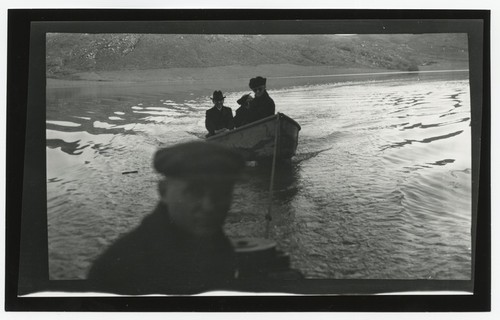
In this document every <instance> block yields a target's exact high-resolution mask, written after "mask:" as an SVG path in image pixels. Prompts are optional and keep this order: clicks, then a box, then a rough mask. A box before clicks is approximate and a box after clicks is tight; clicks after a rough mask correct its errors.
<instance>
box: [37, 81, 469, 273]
mask: <svg viewBox="0 0 500 320" xmlns="http://www.w3.org/2000/svg"><path fill="white" fill-rule="evenodd" d="M343 80H350V81H341V82H337V81H338V79H333V78H332V79H328V78H325V79H319V80H318V79H316V80H315V82H314V83H304V82H302V83H298V82H295V83H294V82H293V81H289V82H288V83H284V82H282V83H281V85H280V86H275V87H274V89H273V85H272V83H273V81H272V79H269V80H268V85H269V87H270V90H269V93H270V95H271V97H272V98H273V99H274V101H275V103H276V106H277V107H276V109H277V111H278V112H282V113H285V114H286V115H288V116H290V117H292V118H293V119H295V120H296V121H297V122H299V124H300V125H301V126H302V130H301V131H300V134H299V146H298V150H297V155H296V156H295V157H294V158H293V159H292V162H291V164H290V165H289V166H280V167H279V168H278V170H277V172H276V181H275V187H274V197H273V200H272V201H273V206H272V209H273V211H272V215H273V220H272V223H271V225H270V230H271V232H270V238H272V239H274V240H275V241H276V242H277V243H278V246H279V247H280V248H281V249H283V250H284V251H286V252H288V253H289V254H290V256H291V262H292V266H293V267H294V268H297V269H299V270H301V271H302V272H303V273H304V274H305V275H306V277H308V278H320V279H326V278H328V279H470V276H471V130H470V129H471V128H470V124H471V120H470V94H469V81H468V77H467V73H454V74H448V75H443V74H440V75H433V76H423V75H406V76H398V77H393V78H391V77H387V76H386V77H383V78H382V77H380V78H372V79H370V80H366V79H364V78H359V77H358V78H353V79H343ZM283 81H284V80H283ZM245 83H246V82H245ZM219 88H220V89H224V87H223V86H220V87H214V89H219ZM212 91H213V90H208V91H207V90H204V91H200V90H199V89H198V90H197V89H195V86H194V85H193V86H178V87H175V88H174V86H171V87H169V86H168V85H166V84H165V83H163V84H148V85H128V86H126V85H123V86H104V85H99V86H93V87H84V88H61V89H48V90H47V131H46V133H47V148H46V150H47V215H48V240H49V243H48V246H49V271H50V278H51V279H84V278H85V276H86V272H87V271H88V268H89V267H90V265H91V263H92V261H93V260H94V259H95V258H96V256H97V255H98V254H99V253H101V252H102V250H103V249H105V248H106V247H107V246H108V245H110V244H111V243H112V242H113V241H114V240H116V239H117V238H118V237H119V236H120V235H122V234H124V233H126V232H128V231H129V230H131V229H132V228H134V227H135V226H137V225H138V224H139V223H140V221H141V220H142V219H143V217H144V216H145V215H147V214H148V213H149V212H151V210H152V209H153V208H154V207H155V204H156V202H157V199H158V194H157V187H156V185H157V181H158V179H159V176H158V175H157V174H156V173H154V171H153V169H152V167H151V159H152V155H153V153H154V152H155V151H156V150H157V149H158V148H160V147H163V146H167V145H171V144H174V143H178V142H184V141H189V140H193V139H198V136H202V135H203V134H204V133H205V128H204V114H205V110H207V108H209V107H211V103H210V100H209V97H210V95H211V92H212ZM244 93H248V91H238V90H236V91H230V92H225V95H226V97H227V98H226V103H225V104H226V105H227V106H229V107H232V109H233V111H234V110H235V109H236V107H237V105H236V100H237V99H238V98H239V97H240V96H241V95H242V94H244ZM129 171H136V172H135V173H128V174H124V172H129ZM269 173H270V172H269V168H267V167H259V166H249V167H248V168H247V169H246V175H245V179H244V180H243V181H242V182H241V183H239V184H238V185H237V186H236V190H235V196H234V203H233V206H232V209H231V212H230V215H229V217H228V220H227V224H226V231H227V233H228V234H229V235H230V236H233V237H240V236H252V237H263V236H264V230H265V227H266V222H265V219H264V216H265V213H266V212H267V208H268V201H269V198H268V188H269V179H270V176H269Z"/></svg>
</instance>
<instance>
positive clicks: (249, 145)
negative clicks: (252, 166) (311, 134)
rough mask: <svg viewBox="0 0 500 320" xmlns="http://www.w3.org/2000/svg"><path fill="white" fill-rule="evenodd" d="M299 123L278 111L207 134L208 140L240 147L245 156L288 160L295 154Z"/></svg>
mask: <svg viewBox="0 0 500 320" xmlns="http://www.w3.org/2000/svg"><path fill="white" fill-rule="evenodd" d="M300 129H301V128H300V125H299V124H298V123H297V122H296V121H295V120H293V119H292V118H290V117H288V116H286V115H284V114H283V113H277V114H275V115H272V116H269V117H267V118H263V119H261V120H258V121H255V122H252V123H249V124H246V125H244V126H241V127H239V128H236V129H234V130H230V131H226V132H224V133H220V134H218V135H215V136H211V137H209V138H207V141H211V142H215V143H220V144H223V145H225V146H227V147H230V148H233V149H236V150H238V151H239V152H240V153H241V154H242V155H243V157H244V158H245V160H247V161H258V160H265V159H269V158H272V157H273V154H274V151H275V143H276V152H277V159H280V160H286V159H290V158H292V157H293V156H294V155H295V152H296V150H297V145H298V138H299V131H300Z"/></svg>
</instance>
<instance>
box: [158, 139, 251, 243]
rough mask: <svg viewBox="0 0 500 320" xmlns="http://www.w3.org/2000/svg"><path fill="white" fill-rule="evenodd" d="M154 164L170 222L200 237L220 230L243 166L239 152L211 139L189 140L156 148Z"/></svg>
mask: <svg viewBox="0 0 500 320" xmlns="http://www.w3.org/2000/svg"><path fill="white" fill-rule="evenodd" d="M154 167H155V169H156V170H157V171H158V172H160V173H161V174H163V175H164V176H165V179H164V180H162V181H161V182H160V201H161V202H163V203H164V204H165V205H166V206H167V207H168V210H169V214H170V217H171V220H172V223H174V224H175V225H176V226H177V227H179V228H181V229H183V230H184V231H187V232H188V233H190V234H192V235H194V236H200V237H203V236H210V235H212V234H214V233H217V232H218V231H220V230H221V228H222V226H223V224H224V220H225V218H226V216H227V213H228V211H229V209H230V207H231V200H232V193H233V187H234V183H235V182H236V180H237V179H238V178H239V176H240V174H241V171H242V170H243V168H244V160H243V158H242V157H241V156H240V155H239V154H238V153H236V152H234V151H232V150H230V149H227V148H225V147H223V146H220V145H217V144H212V143H210V142H190V143H185V144H180V145H176V146H173V147H169V148H165V149H161V150H159V151H158V152H157V153H156V155H155V158H154Z"/></svg>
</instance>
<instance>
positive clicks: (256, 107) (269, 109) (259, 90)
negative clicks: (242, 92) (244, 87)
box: [249, 76, 276, 121]
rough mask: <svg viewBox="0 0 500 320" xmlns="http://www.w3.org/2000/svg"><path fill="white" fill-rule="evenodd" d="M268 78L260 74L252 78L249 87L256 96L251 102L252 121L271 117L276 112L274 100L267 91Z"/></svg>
mask: <svg viewBox="0 0 500 320" xmlns="http://www.w3.org/2000/svg"><path fill="white" fill-rule="evenodd" d="M266 80H267V79H266V78H263V77H260V76H259V77H255V78H252V79H250V83H249V87H250V89H252V91H253V92H254V93H255V98H254V99H253V101H252V103H251V104H250V109H251V112H252V121H257V120H260V119H263V118H265V117H269V116H271V115H273V114H274V112H275V109H276V107H275V105H274V101H273V99H271V97H270V96H269V94H268V93H267V91H266Z"/></svg>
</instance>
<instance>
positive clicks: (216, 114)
mask: <svg viewBox="0 0 500 320" xmlns="http://www.w3.org/2000/svg"><path fill="white" fill-rule="evenodd" d="M224 98H225V97H224V95H223V94H222V91H220V90H215V91H214V93H213V96H212V102H213V103H214V106H213V107H212V108H210V109H208V110H207V112H206V114H205V127H206V128H207V130H208V134H207V135H206V137H210V136H213V135H216V134H218V133H221V132H225V131H227V130H232V129H234V122H233V111H232V110H231V108H229V107H226V106H224Z"/></svg>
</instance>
